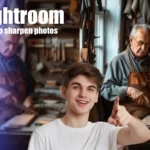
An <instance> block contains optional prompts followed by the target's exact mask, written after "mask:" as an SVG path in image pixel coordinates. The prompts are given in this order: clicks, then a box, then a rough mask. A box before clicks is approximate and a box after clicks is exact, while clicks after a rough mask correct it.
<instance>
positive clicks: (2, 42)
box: [0, 34, 19, 57]
mask: <svg viewBox="0 0 150 150" xmlns="http://www.w3.org/2000/svg"><path fill="white" fill-rule="evenodd" d="M18 42H19V35H16V34H4V35H3V36H2V37H0V53H1V55H3V56H4V57H11V56H13V55H14V54H15V53H16V50H17V47H18Z"/></svg>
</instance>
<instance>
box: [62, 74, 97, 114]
mask: <svg viewBox="0 0 150 150" xmlns="http://www.w3.org/2000/svg"><path fill="white" fill-rule="evenodd" d="M62 94H63V96H64V97H65V98H66V100H67V112H68V113H72V114H75V115H84V114H89V111H90V110H91V108H92V107H93V105H94V103H96V102H97V101H98V94H99V93H98V89H97V85H96V83H94V81H92V79H89V78H88V77H86V76H83V75H78V76H77V77H75V78H73V79H72V80H71V81H70V82H69V85H68V88H65V87H63V88H62Z"/></svg>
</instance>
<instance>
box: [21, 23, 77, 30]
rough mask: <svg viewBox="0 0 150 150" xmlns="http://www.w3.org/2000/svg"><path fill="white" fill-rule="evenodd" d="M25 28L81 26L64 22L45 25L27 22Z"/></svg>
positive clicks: (70, 27) (74, 27) (71, 27)
mask: <svg viewBox="0 0 150 150" xmlns="http://www.w3.org/2000/svg"><path fill="white" fill-rule="evenodd" d="M24 27H25V28H39V27H41V28H60V29H68V28H69V29H79V28H80V26H79V25H72V24H62V25H60V24H59V25H56V24H55V25H53V24H45V25H41V24H37V25H30V24H25V26H24Z"/></svg>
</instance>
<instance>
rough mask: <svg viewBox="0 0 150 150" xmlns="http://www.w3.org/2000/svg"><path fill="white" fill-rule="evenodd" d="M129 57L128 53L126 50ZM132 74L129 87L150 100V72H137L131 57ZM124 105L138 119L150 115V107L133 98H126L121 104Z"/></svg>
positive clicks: (129, 77) (129, 78)
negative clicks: (140, 92)
mask: <svg viewBox="0 0 150 150" xmlns="http://www.w3.org/2000/svg"><path fill="white" fill-rule="evenodd" d="M126 52H127V55H128V57H129V54H128V51H127V50H126ZM129 61H130V65H131V72H130V74H129V76H128V87H134V88H136V89H138V90H140V91H142V92H143V93H144V95H145V96H147V97H148V99H149V100H150V72H135V70H134V67H133V63H132V61H131V59H130V57H129ZM120 104H121V105H124V106H125V107H126V109H127V111H128V112H129V113H130V114H131V115H133V116H134V117H136V118H143V117H145V116H147V115H148V114H150V105H148V104H145V103H144V104H138V103H137V102H136V101H134V100H133V99H132V98H131V97H127V96H126V97H125V98H124V99H123V101H121V102H120Z"/></svg>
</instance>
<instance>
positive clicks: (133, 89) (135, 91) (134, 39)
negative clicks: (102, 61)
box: [101, 24, 150, 118]
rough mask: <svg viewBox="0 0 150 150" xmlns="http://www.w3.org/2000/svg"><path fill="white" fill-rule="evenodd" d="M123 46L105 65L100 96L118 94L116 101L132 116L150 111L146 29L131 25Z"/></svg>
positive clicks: (149, 31)
mask: <svg viewBox="0 0 150 150" xmlns="http://www.w3.org/2000/svg"><path fill="white" fill-rule="evenodd" d="M129 41H130V44H129V45H128V47H127V49H126V50H125V51H123V52H121V53H120V54H118V55H117V56H116V57H115V58H114V59H113V60H112V61H111V62H110V64H109V65H108V68H107V72H106V76H105V79H104V83H103V85H102V88H101V95H102V96H103V97H104V98H105V99H106V100H109V101H114V100H115V98H116V97H117V96H119V97H120V99H121V101H120V103H121V104H123V105H124V106H125V107H126V108H127V110H128V111H129V112H130V113H131V114H132V115H134V116H135V117H141V118H142V117H144V116H146V115H147V114H149V113H150V105H149V103H150V102H149V101H150V94H149V93H150V72H149V71H150V56H149V55H148V49H149V46H150V29H149V26H148V25H145V24H136V25H134V27H133V29H132V31H131V34H130V37H129Z"/></svg>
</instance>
